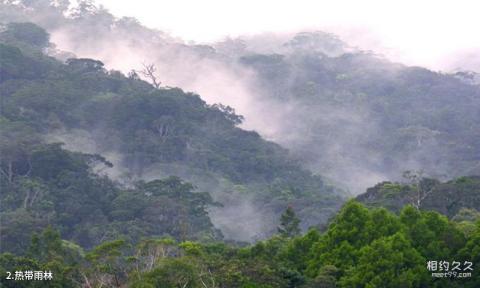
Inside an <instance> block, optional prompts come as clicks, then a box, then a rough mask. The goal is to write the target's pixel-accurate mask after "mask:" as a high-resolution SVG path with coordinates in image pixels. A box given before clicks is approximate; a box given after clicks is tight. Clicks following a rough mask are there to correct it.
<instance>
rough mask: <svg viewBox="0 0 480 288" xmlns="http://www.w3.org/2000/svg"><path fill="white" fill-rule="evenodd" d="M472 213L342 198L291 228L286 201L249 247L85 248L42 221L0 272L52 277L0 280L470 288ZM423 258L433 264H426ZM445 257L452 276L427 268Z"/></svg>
mask: <svg viewBox="0 0 480 288" xmlns="http://www.w3.org/2000/svg"><path fill="white" fill-rule="evenodd" d="M478 219H480V218H478V216H477V220H478ZM473 221H475V220H474V219H470V220H463V221H461V222H457V221H449V220H448V219H447V218H446V217H445V216H442V215H440V214H438V213H436V212H422V211H419V210H417V209H415V208H414V207H412V206H408V207H406V208H404V209H402V211H401V212H400V215H395V214H392V213H391V212H388V211H387V210H386V209H384V208H377V209H373V210H369V209H367V208H365V207H364V206H362V205H361V204H359V203H358V202H355V201H350V202H348V203H347V204H345V206H344V207H343V208H342V209H341V210H340V212H339V213H338V215H337V216H336V217H335V218H334V219H333V220H332V222H331V224H330V225H329V227H328V230H327V231H325V232H324V233H319V232H318V230H315V229H312V230H310V231H309V232H308V233H306V234H305V235H303V236H298V234H297V233H298V226H297V225H298V219H296V217H295V214H294V213H292V211H290V212H289V211H288V209H287V211H286V212H285V213H284V215H283V216H282V223H281V225H280V226H279V230H278V231H279V234H278V235H277V236H275V237H272V238H270V239H268V240H265V241H260V242H257V243H256V244H254V245H252V246H248V247H243V248H239V247H235V246H231V245H228V244H224V243H209V244H201V243H196V242H190V241H184V242H176V241H175V240H173V239H171V238H150V239H143V240H142V241H140V242H137V243H136V244H135V245H131V243H130V242H128V241H125V240H123V239H117V240H113V241H109V242H104V243H102V244H101V245H99V246H97V247H95V248H94V249H91V250H89V251H88V252H84V250H83V249H82V248H81V247H78V246H77V245H75V244H73V243H71V242H68V241H62V240H61V238H60V235H59V234H58V233H57V232H55V231H54V230H52V229H50V228H49V229H46V230H44V231H43V232H42V233H40V234H36V235H35V236H34V237H33V238H32V243H31V244H30V245H29V248H28V249H27V250H26V253H25V255H24V256H15V255H12V254H9V253H4V254H1V255H0V274H2V275H7V274H6V271H23V270H35V271H38V270H40V271H44V270H45V271H54V278H53V280H51V281H50V282H29V281H23V282H22V281H12V280H7V279H4V278H2V279H1V280H0V281H1V282H0V283H2V284H3V285H4V287H62V288H65V287H172V288H173V287H193V288H195V287H211V288H213V287H229V288H235V287H243V288H247V287H248V288H250V287H263V288H267V287H272V288H279V287H280V288H282V287H285V288H287V287H302V288H307V287H311V288H313V287H472V288H473V287H478V285H480V282H479V279H480V278H479V276H478V271H477V270H478V267H477V266H476V264H477V263H478V262H479V261H480V259H479V255H480V253H478V251H479V249H480V225H479V224H480V222H477V224H476V225H475V224H474V222H473ZM431 261H434V262H435V263H436V265H437V266H433V264H431V265H432V266H427V264H428V263H429V262H431ZM440 261H442V262H440ZM443 261H446V262H448V263H449V265H453V263H454V262H456V263H458V264H455V265H459V266H458V267H457V268H458V269H460V270H451V269H452V267H450V268H449V269H450V270H449V271H450V272H455V275H454V274H452V273H450V274H449V275H450V276H448V277H447V276H445V278H443V277H442V278H435V277H432V272H434V273H435V272H442V271H443V272H442V273H441V274H444V273H446V272H445V271H446V270H438V269H439V268H438V267H440V266H438V265H441V267H443V264H439V263H443ZM470 264H472V265H473V266H470ZM429 265H430V264H429ZM429 267H430V268H429ZM432 267H437V268H432ZM442 269H445V268H442ZM464 273H465V274H464ZM468 273H470V274H468ZM460 274H461V275H460ZM35 283H36V284H38V285H40V286H35V285H36V284H35ZM42 285H43V286H42Z"/></svg>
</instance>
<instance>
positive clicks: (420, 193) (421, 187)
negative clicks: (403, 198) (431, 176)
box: [403, 170, 435, 210]
mask: <svg viewBox="0 0 480 288" xmlns="http://www.w3.org/2000/svg"><path fill="white" fill-rule="evenodd" d="M403 178H405V179H406V180H408V182H409V184H410V186H411V187H412V188H413V194H412V195H411V196H410V197H409V198H410V202H411V203H412V205H413V206H414V207H415V208H416V209H417V210H419V209H420V206H421V204H422V202H423V200H424V199H425V198H427V196H428V195H430V194H431V193H432V192H433V190H434V189H435V185H426V184H427V183H426V182H428V181H426V180H427V179H426V178H424V176H423V171H421V170H420V171H405V172H403Z"/></svg>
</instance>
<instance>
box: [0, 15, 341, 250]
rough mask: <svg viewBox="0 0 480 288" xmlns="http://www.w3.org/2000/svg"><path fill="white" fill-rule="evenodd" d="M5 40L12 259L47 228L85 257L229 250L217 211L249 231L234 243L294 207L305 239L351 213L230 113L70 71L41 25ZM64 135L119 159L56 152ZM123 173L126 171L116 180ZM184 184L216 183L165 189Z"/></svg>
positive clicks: (5, 234) (172, 91)
mask: <svg viewBox="0 0 480 288" xmlns="http://www.w3.org/2000/svg"><path fill="white" fill-rule="evenodd" d="M0 39H1V41H2V42H3V44H1V46H0V51H1V53H0V55H1V60H0V61H1V71H0V76H1V77H0V78H1V82H0V85H1V90H2V119H1V121H2V125H1V130H2V143H1V147H0V148H1V154H2V166H1V172H2V175H1V177H2V181H1V183H2V195H1V200H2V204H3V205H2V206H3V209H2V219H5V223H6V225H3V226H2V229H3V231H2V242H3V243H2V245H3V247H4V249H6V250H7V251H8V250H11V251H20V250H21V249H23V248H25V245H26V244H25V243H26V242H28V240H29V237H30V236H29V235H30V234H29V233H30V232H32V231H31V230H33V231H39V230H40V229H42V228H44V227H46V226H47V225H53V226H54V227H56V228H59V229H60V232H61V233H62V236H63V237H64V238H66V239H69V240H75V241H76V242H77V243H79V244H81V245H82V246H84V247H91V246H92V245H95V244H99V243H100V242H101V241H104V240H106V239H115V238H117V237H119V236H120V235H122V236H125V237H128V238H135V239H139V238H141V237H142V236H145V235H146V236H153V235H156V236H162V235H170V236H172V237H175V238H176V239H186V238H188V239H198V240H201V239H210V240H211V239H221V232H219V231H218V230H217V229H214V228H213V226H212V223H211V222H210V218H209V216H208V215H207V212H208V211H211V214H210V216H212V215H213V216H214V220H215V219H218V220H217V221H218V223H219V225H217V227H218V228H220V229H224V231H226V233H227V234H228V233H230V234H229V235H227V236H230V237H227V238H232V234H233V233H237V235H238V233H241V232H244V233H245V234H246V235H239V237H237V238H235V239H237V240H251V239H252V237H257V238H261V237H265V236H267V235H270V234H271V233H272V232H273V231H274V230H275V226H276V225H275V223H277V221H278V220H277V219H278V216H279V215H280V213H281V212H282V211H283V210H284V209H285V207H287V205H291V206H293V207H295V209H296V210H297V211H298V213H299V215H300V216H301V218H302V219H304V225H303V228H304V229H305V228H307V227H308V226H311V225H317V224H319V223H325V221H326V220H327V219H328V217H330V216H331V215H332V214H333V212H334V211H335V210H336V209H337V208H338V207H339V206H340V204H341V201H342V197H340V196H339V195H338V193H337V192H336V191H335V189H334V188H333V187H332V186H329V185H327V184H326V183H325V182H324V181H323V180H322V178H321V177H320V176H314V175H312V174H311V173H310V172H308V171H307V170H305V169H303V168H301V167H300V165H299V164H298V163H297V162H296V160H295V159H293V158H292V157H290V156H289V155H288V152H287V151H286V150H285V149H283V148H281V147H280V146H278V145H277V144H274V143H271V142H267V141H265V140H263V139H262V138H261V137H260V136H259V135H258V134H257V133H255V132H253V131H245V130H242V129H240V128H238V127H237V125H238V124H239V123H240V122H241V120H242V117H241V116H238V115H236V114H235V113H234V111H233V109H232V108H230V107H227V106H223V105H221V104H218V105H207V104H205V102H204V101H202V100H201V99H200V97H199V96H198V95H195V94H192V93H185V92H183V91H182V90H180V89H179V88H160V89H157V88H155V87H153V86H152V85H150V84H148V83H146V82H144V81H142V80H140V79H139V78H138V77H137V76H135V75H130V76H129V77H127V76H124V75H123V74H122V73H120V72H117V71H107V70H106V69H105V68H104V67H103V63H102V62H100V61H98V60H93V59H77V58H72V59H69V60H68V61H67V62H66V64H63V63H61V62H59V61H57V60H55V59H53V58H50V57H48V56H45V55H43V54H42V49H43V48H45V45H48V43H49V41H48V34H47V33H46V32H45V31H44V30H43V29H41V28H39V27H38V26H35V25H33V24H29V23H13V24H9V25H8V26H7V27H6V30H5V31H4V32H2V33H1V34H0ZM11 45H15V46H11ZM57 131H61V133H67V134H68V133H69V131H87V132H88V133H87V134H88V137H91V138H92V139H93V140H92V141H94V144H95V151H108V152H111V151H115V152H116V153H117V155H120V156H116V157H114V158H113V159H109V155H110V154H106V155H105V156H104V155H100V154H85V153H81V152H70V151H67V150H65V149H64V148H62V144H61V143H55V141H54V140H56V138H55V137H54V135H55V134H56V133H58V132H57ZM72 133H73V132H72ZM52 139H53V140H52ZM82 140H85V139H83V138H82V137H81V136H78V137H77V138H76V140H75V141H78V142H77V144H78V145H82V144H81V143H82ZM52 142H53V143H52ZM112 162H113V163H112ZM159 166H160V167H162V169H160V168H158V167H159ZM115 169H117V171H122V172H121V173H120V172H118V173H117V174H115V173H109V171H110V170H115ZM159 170H161V171H162V172H158V171H159ZM179 170H180V171H183V172H178V171H179ZM185 171H187V172H185ZM168 173H171V174H168ZM181 173H190V177H191V178H192V179H199V180H198V183H200V185H202V184H203V183H204V182H206V181H205V180H203V179H204V178H207V179H208V180H209V181H211V182H213V184H210V186H211V187H213V188H212V189H215V190H214V191H205V192H204V190H199V189H198V188H197V189H196V187H195V186H196V185H197V183H192V184H190V183H184V182H183V181H182V180H180V179H179V178H175V177H170V178H166V179H164V180H156V178H158V179H162V178H165V177H169V176H171V175H178V174H181ZM192 175H193V176H192ZM108 176H111V177H113V178H109V177H108ZM195 177H197V178H195ZM202 177H203V178H202ZM145 181H147V182H145ZM148 181H150V182H148ZM205 186H206V185H204V187H205ZM222 189H224V190H222ZM193 192H195V193H193ZM199 192H202V193H199ZM208 192H210V193H208ZM242 210H245V213H247V214H248V213H252V215H245V214H242V213H243V211H242ZM250 211H251V212H250ZM243 216H248V217H250V218H248V219H243V218H242V217H243ZM215 217H216V218H215ZM249 219H250V221H251V222H248V221H247V220H249ZM259 223H260V224H259ZM105 225H107V226H108V229H102V228H101V227H103V226H105ZM255 225H256V226H255ZM232 231H233V232H232ZM247 233H251V234H247ZM253 233H258V234H253ZM233 235H236V234H233Z"/></svg>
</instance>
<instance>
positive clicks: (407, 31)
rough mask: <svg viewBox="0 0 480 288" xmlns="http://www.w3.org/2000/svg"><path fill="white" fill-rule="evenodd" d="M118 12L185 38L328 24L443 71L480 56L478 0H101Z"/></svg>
mask: <svg viewBox="0 0 480 288" xmlns="http://www.w3.org/2000/svg"><path fill="white" fill-rule="evenodd" d="M97 3H100V4H102V5H104V6H105V7H106V8H107V9H108V10H110V11H111V12H112V13H113V14H114V15H116V16H133V17H135V18H137V19H139V20H140V22H142V23H143V24H145V25H146V26H148V27H152V28H158V29H160V30H163V31H166V32H169V33H170V34H172V35H174V36H178V37H181V38H183V39H185V40H194V41H197V42H209V41H214V40H217V39H220V38H223V37H225V36H238V35H242V34H256V33H261V32H267V31H269V32H291V31H297V30H302V29H320V30H321V29H323V30H326V31H330V32H336V33H337V34H339V35H340V36H341V38H343V39H345V40H347V42H349V43H350V44H354V45H358V46H360V47H362V48H364V49H372V50H374V51H376V52H381V53H384V54H385V55H387V56H390V57H391V58H393V59H395V60H397V61H401V62H405V63H407V64H415V65H424V66H428V67H430V68H433V69H441V68H444V67H445V66H447V65H448V64H449V62H452V59H451V58H452V57H454V56H453V55H457V54H459V53H465V52H469V53H472V51H473V52H477V54H480V1H475V0H471V1H470V0H456V1H446V0H445V1H443V0H436V1H431V0H416V1H412V0H396V1H388V0H383V1H376V0H331V1H320V0H317V1H315V0H311V1H308V0H294V1H283V0H276V1H272V0H263V1H262V0H238V1H228V0H223V1H222V0H190V1H188V0H170V1H163V0H160V1H158V0H157V1H148V0H135V1H126V0H97Z"/></svg>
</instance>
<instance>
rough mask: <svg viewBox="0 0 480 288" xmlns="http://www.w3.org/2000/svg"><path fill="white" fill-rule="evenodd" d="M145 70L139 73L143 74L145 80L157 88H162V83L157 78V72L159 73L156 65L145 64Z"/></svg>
mask: <svg viewBox="0 0 480 288" xmlns="http://www.w3.org/2000/svg"><path fill="white" fill-rule="evenodd" d="M142 65H143V69H142V70H140V71H138V73H140V74H142V75H143V76H144V77H145V78H147V79H149V80H150V83H151V84H152V85H153V86H154V87H155V88H157V89H158V88H160V85H161V84H162V82H160V81H159V80H158V78H157V75H156V74H155V72H156V71H157V67H155V64H145V63H143V64H142Z"/></svg>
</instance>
